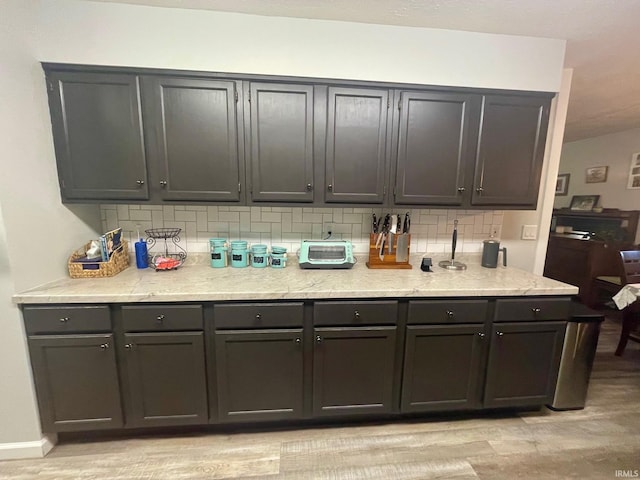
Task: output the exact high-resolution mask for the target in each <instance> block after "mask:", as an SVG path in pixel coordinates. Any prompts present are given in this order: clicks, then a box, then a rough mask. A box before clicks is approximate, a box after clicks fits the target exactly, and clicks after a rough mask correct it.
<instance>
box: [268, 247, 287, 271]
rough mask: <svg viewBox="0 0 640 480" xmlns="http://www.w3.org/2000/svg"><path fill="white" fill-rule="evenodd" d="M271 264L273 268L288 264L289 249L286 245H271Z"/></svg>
mask: <svg viewBox="0 0 640 480" xmlns="http://www.w3.org/2000/svg"><path fill="white" fill-rule="evenodd" d="M271 266H272V267H273V268H284V267H286V266H287V249H286V248H285V247H271Z"/></svg>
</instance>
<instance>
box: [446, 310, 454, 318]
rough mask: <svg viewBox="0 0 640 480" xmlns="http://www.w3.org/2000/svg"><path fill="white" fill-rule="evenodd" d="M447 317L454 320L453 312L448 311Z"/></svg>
mask: <svg viewBox="0 0 640 480" xmlns="http://www.w3.org/2000/svg"><path fill="white" fill-rule="evenodd" d="M447 317H449V318H453V312H452V311H451V310H447Z"/></svg>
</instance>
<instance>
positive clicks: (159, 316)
mask: <svg viewBox="0 0 640 480" xmlns="http://www.w3.org/2000/svg"><path fill="white" fill-rule="evenodd" d="M156 320H157V321H159V322H161V321H163V320H164V315H162V314H160V315H158V316H157V317H156Z"/></svg>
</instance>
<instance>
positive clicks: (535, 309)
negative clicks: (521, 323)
mask: <svg viewBox="0 0 640 480" xmlns="http://www.w3.org/2000/svg"><path fill="white" fill-rule="evenodd" d="M531 311H532V312H533V313H540V309H539V308H537V307H535V308H532V309H531Z"/></svg>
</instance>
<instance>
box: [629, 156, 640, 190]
mask: <svg viewBox="0 0 640 480" xmlns="http://www.w3.org/2000/svg"><path fill="white" fill-rule="evenodd" d="M627 188H630V189H640V153H634V154H633V155H631V165H630V166H629V181H628V183H627Z"/></svg>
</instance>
